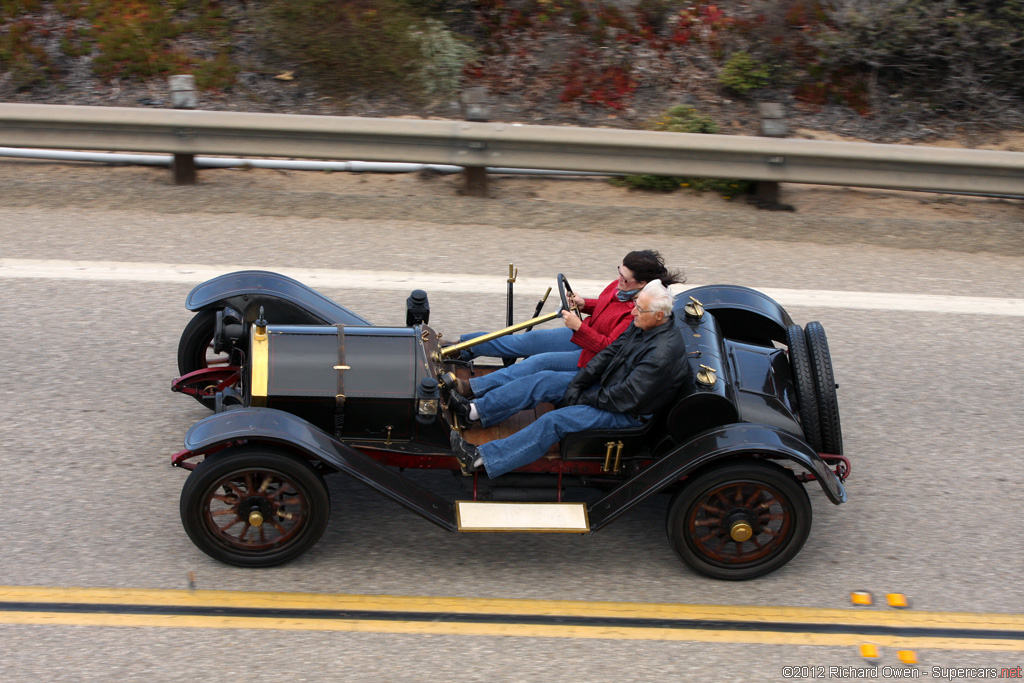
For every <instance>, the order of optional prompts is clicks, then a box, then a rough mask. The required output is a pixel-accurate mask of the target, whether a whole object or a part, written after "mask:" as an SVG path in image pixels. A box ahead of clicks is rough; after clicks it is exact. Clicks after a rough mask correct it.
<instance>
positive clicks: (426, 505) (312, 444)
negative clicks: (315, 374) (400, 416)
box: [185, 408, 457, 531]
mask: <svg viewBox="0 0 1024 683" xmlns="http://www.w3.org/2000/svg"><path fill="white" fill-rule="evenodd" d="M240 440H245V441H264V442H270V443H277V444H284V445H287V446H289V447H291V448H294V449H298V450H299V451H301V452H303V453H305V454H306V455H308V456H309V457H310V458H314V459H316V460H321V461H323V462H324V463H326V464H327V465H329V466H331V467H333V468H335V469H337V470H340V471H342V472H345V473H346V474H349V475H351V476H352V477H353V478H355V479H357V480H359V481H361V482H362V483H364V484H366V485H367V486H369V487H370V488H373V489H376V490H377V491H379V492H381V493H383V494H384V495H385V496H387V497H388V498H391V499H392V500H394V501H396V502H398V503H400V504H401V505H403V506H405V507H407V508H409V509H410V510H412V511H413V512H415V513H416V514H418V515H420V516H421V517H423V518H424V519H426V520H427V521H430V522H433V523H434V524H436V525H438V526H439V527H441V528H443V529H446V530H448V531H455V530H456V529H457V525H456V520H455V506H454V505H453V504H452V503H451V502H450V501H448V500H445V499H444V498H441V497H440V496H438V495H436V494H434V493H433V492H431V491H428V490H427V489H425V488H423V487H421V486H419V485H417V484H415V483H413V482H412V481H410V480H409V479H407V478H406V477H404V476H402V475H401V474H399V473H398V472H396V471H395V470H393V469H390V468H388V467H385V466H384V465H381V464H380V463H378V462H377V461H376V460H374V459H373V458H370V457H368V456H366V455H364V454H362V453H360V452H359V451H356V450H353V449H351V448H349V447H348V446H346V445H345V444H343V443H341V442H340V441H337V440H336V439H334V438H333V437H331V436H330V435H328V434H326V433H325V432H323V431H322V430H320V429H317V428H316V427H314V426H313V425H311V424H310V423H308V422H306V421H305V420H303V419H302V418H300V417H296V416H295V415H292V414H291V413H285V412H282V411H280V410H274V409H272V408H239V409H236V410H230V411H227V412H224V413H218V414H216V415H211V416H210V417H208V418H206V419H205V420H200V421H199V422H197V423H196V424H194V425H193V426H192V428H191V429H190V430H188V434H186V435H185V448H186V449H188V450H189V451H192V452H203V451H207V450H211V449H215V448H217V447H222V446H223V445H225V444H228V443H231V442H237V441H240Z"/></svg>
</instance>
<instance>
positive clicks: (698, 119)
mask: <svg viewBox="0 0 1024 683" xmlns="http://www.w3.org/2000/svg"><path fill="white" fill-rule="evenodd" d="M654 130H663V131H667V132H669V133H712V134H714V133H717V132H718V124H716V123H715V122H714V121H713V120H711V118H710V117H708V116H704V115H703V114H699V113H698V112H697V110H696V109H694V108H693V107H691V106H689V105H686V104H682V105H679V106H677V107H672V108H671V109H668V110H667V111H666V112H665V113H664V114H663V115H662V117H661V118H660V119H658V120H657V121H656V122H655V123H654Z"/></svg>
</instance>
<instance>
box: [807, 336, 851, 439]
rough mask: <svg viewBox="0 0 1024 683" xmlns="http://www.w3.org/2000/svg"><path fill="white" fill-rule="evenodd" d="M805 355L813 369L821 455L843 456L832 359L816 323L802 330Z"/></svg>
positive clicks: (826, 340)
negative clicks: (819, 426) (809, 359)
mask: <svg viewBox="0 0 1024 683" xmlns="http://www.w3.org/2000/svg"><path fill="white" fill-rule="evenodd" d="M804 334H805V335H806V337H807V351H808V353H809V354H810V357H811V366H812V367H813V368H814V391H815V394H816V395H817V397H818V417H819V420H820V424H821V452H823V453H834V454H836V455H842V454H843V430H842V427H841V426H840V424H839V399H838V397H837V396H836V387H837V385H836V377H835V374H834V373H833V372H832V355H831V354H830V353H829V350H828V339H826V338H825V328H824V327H822V326H821V323H819V322H809V323H807V327H806V328H805V329H804Z"/></svg>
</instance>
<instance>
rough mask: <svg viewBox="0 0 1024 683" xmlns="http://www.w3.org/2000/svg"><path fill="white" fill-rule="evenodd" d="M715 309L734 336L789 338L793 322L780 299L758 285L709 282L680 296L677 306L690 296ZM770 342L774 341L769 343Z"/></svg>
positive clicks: (728, 333)
mask: <svg viewBox="0 0 1024 683" xmlns="http://www.w3.org/2000/svg"><path fill="white" fill-rule="evenodd" d="M691 296H692V297H693V298H695V299H697V300H698V301H700V302H701V303H702V304H703V305H704V309H705V310H707V311H711V313H712V314H713V315H714V316H715V319H716V320H717V321H718V324H719V327H720V328H721V330H722V333H723V334H724V335H725V336H726V337H729V338H730V339H738V340H740V341H750V342H754V343H765V340H768V339H770V340H774V341H777V342H780V343H783V344H784V343H785V342H786V328H787V327H788V326H790V325H792V324H793V319H792V318H791V317H790V316H789V313H787V312H786V309H784V308H783V307H782V306H781V305H780V304H779V303H778V302H777V301H775V300H774V299H772V298H771V297H770V296H768V295H767V294H762V293H761V292H759V291H757V290H756V289H750V288H749V287H740V286H738V285H705V286H703V287H694V288H693V289H688V290H686V291H685V292H682V293H681V294H679V295H678V296H677V297H676V305H675V308H676V309H682V307H683V306H685V305H686V303H687V302H688V301H689V298H690V297H691ZM769 346H770V344H769Z"/></svg>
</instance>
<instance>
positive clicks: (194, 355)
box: [178, 309, 228, 410]
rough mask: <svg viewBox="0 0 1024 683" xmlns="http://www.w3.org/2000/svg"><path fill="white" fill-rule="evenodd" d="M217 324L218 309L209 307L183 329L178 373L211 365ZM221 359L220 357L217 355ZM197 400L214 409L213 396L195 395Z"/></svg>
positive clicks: (183, 373)
mask: <svg viewBox="0 0 1024 683" xmlns="http://www.w3.org/2000/svg"><path fill="white" fill-rule="evenodd" d="M216 324H217V311H216V310H210V309H207V310H205V311H199V312H198V313H196V314H195V316H193V317H192V320H190V321H189V322H188V325H186V326H185V329H184V330H182V333H181V339H179V340H178V373H179V374H181V375H187V374H188V373H190V372H195V371H196V370H201V369H203V368H207V367H210V358H211V357H212V353H213V348H212V347H213V332H214V327H215V326H216ZM221 355H222V356H223V361H224V362H223V364H224V365H227V363H228V358H227V354H221ZM217 358H218V360H219V357H217ZM193 398H195V399H196V400H197V401H199V402H200V403H202V404H203V405H204V406H206V407H207V408H209V409H210V410H213V409H214V407H215V405H214V404H215V401H214V397H213V396H194V397H193Z"/></svg>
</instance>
